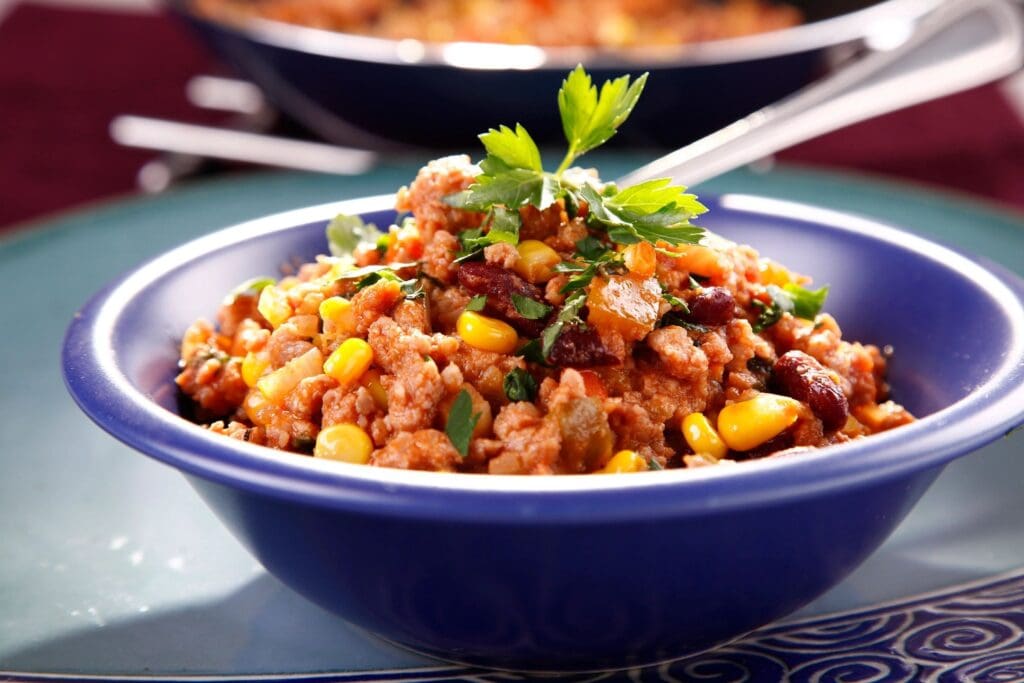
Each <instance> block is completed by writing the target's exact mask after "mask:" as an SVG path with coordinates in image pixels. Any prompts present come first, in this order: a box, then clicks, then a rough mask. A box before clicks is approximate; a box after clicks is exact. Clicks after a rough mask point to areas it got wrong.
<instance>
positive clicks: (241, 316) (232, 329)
mask: <svg viewBox="0 0 1024 683" xmlns="http://www.w3.org/2000/svg"><path fill="white" fill-rule="evenodd" d="M258 302H259V295H258V294H239V295H237V296H235V297H234V298H233V299H232V300H231V302H230V303H228V304H227V305H226V306H221V307H220V310H219V311H218V312H217V327H218V328H219V330H220V333H221V334H222V335H224V336H225V337H233V336H235V333H236V332H237V331H238V327H239V325H241V324H242V323H244V322H248V321H253V320H263V316H261V315H260V312H259V311H258V310H256V304H257V303H258Z"/></svg>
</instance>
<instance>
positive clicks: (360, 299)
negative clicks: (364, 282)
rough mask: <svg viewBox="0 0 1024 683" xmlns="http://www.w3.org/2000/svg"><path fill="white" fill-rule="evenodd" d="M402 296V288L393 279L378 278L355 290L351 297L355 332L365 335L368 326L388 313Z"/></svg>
mask: <svg viewBox="0 0 1024 683" xmlns="http://www.w3.org/2000/svg"><path fill="white" fill-rule="evenodd" d="M402 298H403V294H402V290H401V288H400V287H399V285H398V283H397V282H395V281H394V280H379V281H377V282H375V283H373V284H372V285H370V286H369V287H366V288H364V289H361V290H359V291H358V292H356V294H355V296H353V297H352V311H353V316H354V317H355V321H356V334H358V335H360V336H365V335H366V333H367V331H369V329H370V326H371V325H373V323H375V322H376V321H377V320H379V319H380V318H381V317H383V316H385V315H390V314H391V310H392V309H393V308H394V307H395V304H397V303H398V302H399V301H400V300H401V299H402Z"/></svg>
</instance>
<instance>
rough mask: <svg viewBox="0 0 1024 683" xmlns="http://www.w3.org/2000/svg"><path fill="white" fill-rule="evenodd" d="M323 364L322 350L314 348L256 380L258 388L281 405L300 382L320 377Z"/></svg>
mask: <svg viewBox="0 0 1024 683" xmlns="http://www.w3.org/2000/svg"><path fill="white" fill-rule="evenodd" d="M323 362H324V356H323V354H322V353H320V349H318V348H316V347H313V348H312V349H310V350H309V351H306V353H304V354H302V355H301V356H298V357H297V358H292V359H291V360H290V361H288V362H287V363H285V364H284V365H283V366H281V367H280V368H278V369H277V370H274V371H273V372H271V373H269V374H266V375H263V376H262V377H260V378H259V379H258V380H256V388H257V389H259V390H260V392H261V393H262V394H263V395H264V396H266V397H267V398H268V399H269V400H270V401H272V402H274V403H280V402H281V401H283V400H284V398H285V396H287V395H288V393H289V392H290V391H291V390H292V389H294V388H295V387H296V386H297V385H298V383H299V382H301V381H302V380H304V379H306V378H307V377H314V376H316V375H319V374H320V372H321V370H322V368H323Z"/></svg>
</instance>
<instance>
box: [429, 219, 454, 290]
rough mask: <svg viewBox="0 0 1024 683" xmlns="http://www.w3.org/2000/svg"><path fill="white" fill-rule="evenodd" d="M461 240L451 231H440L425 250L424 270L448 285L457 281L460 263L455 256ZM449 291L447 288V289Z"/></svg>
mask: <svg viewBox="0 0 1024 683" xmlns="http://www.w3.org/2000/svg"><path fill="white" fill-rule="evenodd" d="M458 252H459V240H458V239H457V238H456V237H455V235H453V234H451V233H450V232H443V231H442V232H438V233H436V234H435V235H434V239H433V240H431V241H430V242H429V243H428V244H427V246H426V248H424V250H423V272H424V273H426V274H427V275H429V276H430V277H432V278H434V279H435V280H439V281H440V282H443V283H444V284H446V285H450V284H451V283H453V282H455V274H456V273H457V272H458V271H459V264H457V263H455V257H456V255H457V254H458ZM445 291H447V290H445Z"/></svg>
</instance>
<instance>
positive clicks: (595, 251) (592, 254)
mask: <svg viewBox="0 0 1024 683" xmlns="http://www.w3.org/2000/svg"><path fill="white" fill-rule="evenodd" d="M609 251H611V250H610V249H609V248H608V245H606V244H605V243H604V242H602V241H601V240H599V239H597V238H596V237H594V236H592V235H587V236H586V237H584V238H583V239H581V240H580V241H579V242H577V243H576V253H577V254H579V255H580V256H582V257H583V258H585V259H586V260H588V261H596V260H597V259H599V258H601V257H602V256H604V255H605V254H607V253H608V252H609Z"/></svg>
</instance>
